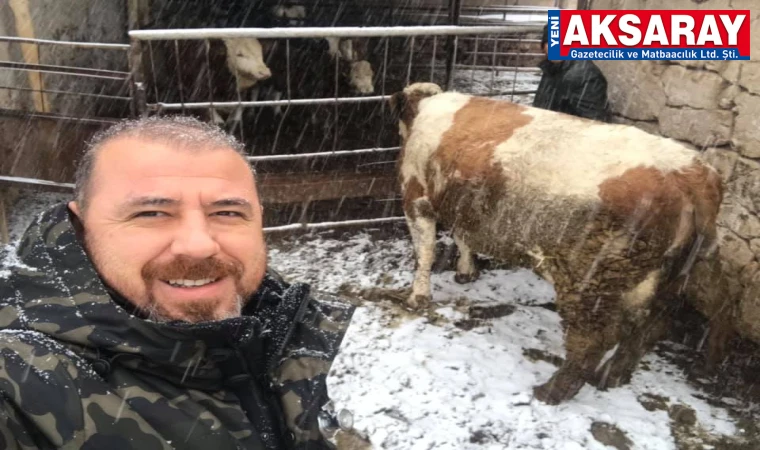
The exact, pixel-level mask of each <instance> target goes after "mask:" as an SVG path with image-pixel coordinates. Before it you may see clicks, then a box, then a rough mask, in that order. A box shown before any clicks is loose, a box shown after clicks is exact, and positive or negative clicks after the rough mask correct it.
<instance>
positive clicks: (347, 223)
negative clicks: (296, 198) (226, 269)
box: [264, 217, 406, 233]
mask: <svg viewBox="0 0 760 450" xmlns="http://www.w3.org/2000/svg"><path fill="white" fill-rule="evenodd" d="M402 220H406V217H381V218H379V219H359V220H343V221H339V222H317V223H293V224H290V225H281V226H278V227H265V228H264V232H265V233H276V232H283V231H299V230H304V231H305V230H318V229H325V228H337V227H351V226H360V225H379V224H383V223H393V222H400V221H402Z"/></svg>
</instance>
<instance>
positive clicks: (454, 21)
mask: <svg viewBox="0 0 760 450" xmlns="http://www.w3.org/2000/svg"><path fill="white" fill-rule="evenodd" d="M461 7H462V0H449V24H450V25H459V13H460V10H461ZM456 58H457V36H449V37H448V39H447V40H446V90H447V91H450V90H451V86H452V84H453V82H454V76H453V75H454V63H455V62H456Z"/></svg>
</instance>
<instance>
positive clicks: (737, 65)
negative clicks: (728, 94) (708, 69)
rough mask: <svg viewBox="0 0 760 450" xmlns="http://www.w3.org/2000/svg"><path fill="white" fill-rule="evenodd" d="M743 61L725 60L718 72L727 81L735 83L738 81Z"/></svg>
mask: <svg viewBox="0 0 760 450" xmlns="http://www.w3.org/2000/svg"><path fill="white" fill-rule="evenodd" d="M744 63H745V61H726V62H725V64H724V65H723V68H722V69H721V70H720V71H719V72H720V74H721V76H722V77H723V78H725V79H726V81H728V82H729V83H737V82H738V81H739V71H740V69H741V68H742V66H743V65H744Z"/></svg>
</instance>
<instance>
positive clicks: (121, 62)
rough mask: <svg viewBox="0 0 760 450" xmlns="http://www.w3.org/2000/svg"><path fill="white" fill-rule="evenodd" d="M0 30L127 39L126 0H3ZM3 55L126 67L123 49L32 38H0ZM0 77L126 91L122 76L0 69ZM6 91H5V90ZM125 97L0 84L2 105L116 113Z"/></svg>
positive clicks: (34, 60) (62, 87)
mask: <svg viewBox="0 0 760 450" xmlns="http://www.w3.org/2000/svg"><path fill="white" fill-rule="evenodd" d="M0 34H5V35H10V36H21V37H31V38H38V39H53V40H70V41H85V42H106V43H126V42H127V40H128V39H127V19H126V1H124V0H5V1H0ZM0 57H2V59H3V60H6V61H8V60H9V61H15V62H25V63H30V64H50V65H67V66H75V67H85V68H93V69H106V70H119V71H127V70H128V69H127V54H126V52H120V51H114V50H98V49H81V48H72V47H61V46H45V45H41V46H39V47H37V46H36V45H33V44H21V45H19V44H15V43H14V44H8V43H2V44H0ZM0 82H2V84H3V85H12V86H18V87H23V88H33V89H39V88H40V87H43V88H44V89H46V90H59V91H72V92H82V93H93V94H94V93H102V94H108V95H126V93H127V92H128V86H127V85H126V84H125V83H124V82H122V81H109V80H102V79H91V78H84V77H81V76H69V75H55V74H40V73H39V72H19V71H9V70H0ZM3 91H5V92H3ZM125 105H128V104H127V103H126V102H121V103H119V102H115V101H113V100H102V99H101V100H93V99H92V98H89V99H85V98H81V97H74V96H68V95H59V94H47V95H46V96H45V99H44V100H43V99H41V98H40V94H33V93H30V92H23V93H21V92H16V93H12V94H9V93H8V92H7V91H6V90H0V107H2V108H9V109H25V110H29V109H33V110H37V111H45V112H55V113H61V114H66V115H72V116H77V117H82V116H98V115H107V116H118V115H120V113H122V112H123V107H124V106H125Z"/></svg>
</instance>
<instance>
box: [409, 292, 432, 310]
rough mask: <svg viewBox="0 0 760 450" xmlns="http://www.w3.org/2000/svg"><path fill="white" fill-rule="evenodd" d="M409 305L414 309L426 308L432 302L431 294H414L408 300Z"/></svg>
mask: <svg viewBox="0 0 760 450" xmlns="http://www.w3.org/2000/svg"><path fill="white" fill-rule="evenodd" d="M406 304H407V306H409V307H410V308H412V309H424V308H427V307H428V305H429V304H430V296H429V295H422V294H412V295H411V296H410V297H409V300H407V301H406Z"/></svg>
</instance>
